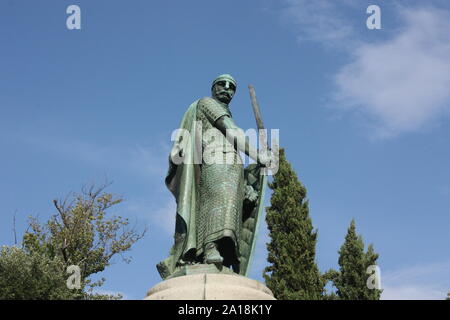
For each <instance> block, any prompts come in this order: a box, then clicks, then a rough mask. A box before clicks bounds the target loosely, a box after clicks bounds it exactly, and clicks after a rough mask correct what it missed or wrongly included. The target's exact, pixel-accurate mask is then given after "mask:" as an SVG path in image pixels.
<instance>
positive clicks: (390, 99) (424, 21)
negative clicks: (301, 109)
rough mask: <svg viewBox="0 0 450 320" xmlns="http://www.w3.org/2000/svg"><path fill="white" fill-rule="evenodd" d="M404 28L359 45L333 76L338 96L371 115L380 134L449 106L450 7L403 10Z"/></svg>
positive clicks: (416, 124) (418, 123)
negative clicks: (351, 58) (387, 37)
mask: <svg viewBox="0 0 450 320" xmlns="http://www.w3.org/2000/svg"><path fill="white" fill-rule="evenodd" d="M401 17H402V18H403V21H404V22H405V27H404V28H403V30H401V31H399V32H398V34H397V35H396V36H395V37H394V38H393V39H391V40H388V41H385V42H381V43H374V44H364V45H360V46H359V47H358V48H357V49H356V50H355V52H354V61H353V62H351V63H350V64H348V65H346V66H344V67H343V68H342V69H341V70H340V71H339V72H338V74H337V75H336V76H335V83H336V86H337V93H336V100H337V101H338V102H339V105H340V106H341V107H346V108H353V109H357V110H358V111H360V112H361V113H362V114H363V115H366V116H368V118H369V119H370V120H369V121H371V124H372V126H373V127H374V128H375V134H376V136H377V137H381V138H385V137H392V136H396V135H398V134H400V133H404V132H411V131H416V130H419V129H421V128H423V127H424V126H425V125H427V124H429V123H430V122H432V121H433V120H437V119H438V117H439V116H441V115H443V114H445V113H448V112H449V111H450V90H449V88H450V59H449V58H448V57H450V33H449V32H448V30H450V12H448V11H442V10H437V9H430V8H421V9H418V8H415V9H403V10H402V11H401Z"/></svg>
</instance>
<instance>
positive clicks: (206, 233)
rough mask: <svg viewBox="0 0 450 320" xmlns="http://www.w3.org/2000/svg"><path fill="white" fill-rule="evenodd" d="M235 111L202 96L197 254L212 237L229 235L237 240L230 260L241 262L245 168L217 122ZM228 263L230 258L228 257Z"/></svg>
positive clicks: (200, 109)
mask: <svg viewBox="0 0 450 320" xmlns="http://www.w3.org/2000/svg"><path fill="white" fill-rule="evenodd" d="M224 115H228V116H230V117H231V112H230V110H229V108H228V106H227V105H226V104H224V103H221V102H219V101H217V100H215V99H212V98H203V99H200V100H199V102H198V105H197V116H196V117H197V121H201V131H202V149H203V159H202V164H201V173H200V184H199V214H198V215H197V217H196V225H197V255H200V254H201V253H202V251H203V248H204V245H205V244H206V243H208V242H211V241H217V240H220V239H224V238H227V239H228V240H229V241H232V242H233V243H234V252H233V253H230V254H232V256H233V258H230V259H231V260H230V261H228V263H230V264H235V263H237V262H238V260H237V259H238V257H239V245H238V243H239V241H238V239H240V232H241V229H242V203H243V201H244V195H245V189H244V185H245V184H244V168H243V164H242V159H241V157H240V155H239V153H238V152H237V150H236V149H235V148H234V146H233V145H232V144H231V143H230V142H229V141H228V140H227V139H226V138H225V136H224V135H223V134H222V133H221V132H220V131H219V130H218V129H217V128H216V127H215V126H214V123H215V122H216V120H218V119H219V118H220V117H222V116H224ZM224 264H227V261H224Z"/></svg>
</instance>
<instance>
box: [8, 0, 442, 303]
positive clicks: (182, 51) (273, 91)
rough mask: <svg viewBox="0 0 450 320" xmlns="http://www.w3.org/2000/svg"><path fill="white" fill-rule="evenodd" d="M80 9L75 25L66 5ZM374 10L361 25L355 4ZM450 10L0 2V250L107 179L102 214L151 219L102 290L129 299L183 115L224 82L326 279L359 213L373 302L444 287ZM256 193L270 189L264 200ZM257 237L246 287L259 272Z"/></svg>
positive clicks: (159, 243) (167, 222)
mask: <svg viewBox="0 0 450 320" xmlns="http://www.w3.org/2000/svg"><path fill="white" fill-rule="evenodd" d="M72 4H76V5H78V6H80V8H81V17H82V20H81V30H68V29H67V28H66V19H67V17H68V15H67V14H66V8H67V7H68V6H69V5H72ZM370 4H376V5H379V6H380V8H381V17H382V18H381V19H382V20H381V23H382V29H381V30H368V29H367V27H366V19H367V17H368V16H369V15H368V14H366V8H367V7H368V6H369V5H370ZM449 29H450V6H449V5H448V3H446V1H427V2H426V4H425V3H424V2H423V1H379V0H373V1H360V0H358V1H357V0H345V1H331V0H324V1H312V0H311V1H307V0H280V1H275V0H262V1H228V2H227V4H226V5H224V4H223V2H219V1H206V0H199V1H195V2H187V1H171V2H162V1H143V0H142V1H140V0H133V1H123V0H120V1H101V0H97V1H82V0H78V1H77V0H71V1H62V0H61V1H49V0H46V1H39V2H32V3H31V2H30V1H22V0H3V1H1V2H0V46H1V47H0V48H1V50H0V150H1V151H0V152H1V157H0V194H1V200H2V201H1V204H0V210H1V214H0V244H5V245H12V244H13V243H14V236H13V232H12V221H13V215H14V213H15V212H16V220H17V229H18V230H19V231H20V230H24V229H25V227H26V217H27V216H28V215H30V214H32V215H39V217H40V219H41V220H42V221H44V220H45V219H47V218H48V217H49V216H50V215H51V214H53V213H54V210H53V207H52V202H51V201H52V199H54V198H63V197H65V196H66V195H67V194H68V193H69V192H71V191H79V190H80V189H81V187H82V186H83V185H84V184H87V183H90V182H97V183H101V182H102V181H103V180H104V179H105V177H108V178H109V179H110V180H112V181H113V182H114V183H113V185H112V186H111V187H109V191H110V192H114V193H117V194H120V195H122V196H123V197H124V198H125V199H126V201H125V202H123V203H122V204H120V205H119V206H118V207H117V208H116V209H115V210H114V213H117V214H121V215H123V216H126V217H129V218H131V219H132V221H136V222H137V223H138V224H139V225H144V224H147V225H148V228H149V231H148V233H147V235H146V237H145V238H144V239H142V240H140V242H138V243H137V244H136V245H135V247H134V248H133V250H132V251H131V252H130V254H131V256H132V257H133V261H132V262H131V263H130V264H125V263H122V262H120V260H118V259H117V260H116V264H114V265H113V266H111V267H110V268H109V270H107V271H105V272H104V273H103V276H105V277H106V278H107V282H106V284H105V286H104V287H103V290H104V291H107V292H121V293H122V294H124V295H125V297H126V298H128V299H141V298H143V297H144V296H145V293H146V291H147V290H148V289H149V288H151V287H152V286H153V285H155V284H156V283H158V282H159V281H160V278H159V275H158V273H157V271H156V269H155V264H156V263H157V262H159V261H160V260H162V259H163V258H165V257H166V255H167V253H168V250H169V248H170V246H171V245H172V230H173V220H174V210H175V203H174V200H173V199H172V197H171V195H170V193H169V192H168V190H166V188H165V185H164V182H163V179H164V175H165V173H166V170H167V157H168V151H169V149H170V146H171V141H170V135H171V133H172V131H173V130H174V129H176V127H177V125H178V124H179V121H180V120H181V116H182V114H183V112H184V111H185V109H186V108H187V106H188V105H189V104H190V103H191V102H192V101H193V100H195V99H197V98H200V97H202V96H207V95H209V94H210V92H209V89H210V82H211V81H212V80H213V79H214V78H215V77H216V76H217V75H219V74H222V73H230V74H232V75H233V76H234V77H235V78H236V80H237V82H238V89H237V92H236V96H235V98H234V99H233V102H232V103H231V110H232V112H233V116H234V118H235V121H236V122H237V124H238V125H239V126H241V127H242V128H244V129H248V128H253V127H254V126H255V124H254V118H253V115H252V111H251V105H250V99H249V96H248V93H247V85H248V84H250V83H251V84H253V85H254V86H255V88H256V91H257V94H258V99H259V101H260V105H261V109H262V113H263V116H264V121H265V125H266V126H267V127H268V128H276V129H279V130H280V144H281V146H282V147H284V148H286V153H287V157H288V160H289V161H290V162H291V163H292V165H293V167H294V168H295V170H296V171H297V173H298V175H299V177H300V179H301V181H302V182H303V183H304V184H305V186H306V187H307V189H308V198H309V201H310V211H311V217H312V220H313V224H314V226H315V228H317V229H318V232H319V238H318V246H317V262H318V264H319V267H320V269H321V270H322V271H325V270H327V269H329V268H337V259H338V253H337V251H338V250H339V247H340V246H341V245H342V242H343V240H344V236H345V233H346V231H347V227H348V225H349V223H350V221H351V219H352V218H355V220H356V224H357V230H358V232H359V233H361V234H362V235H363V238H364V240H365V243H366V244H368V243H373V244H374V246H375V250H376V251H377V252H378V253H379V254H380V258H379V265H380V268H381V284H382V287H383V289H384V293H383V298H384V299H392V298H400V299H418V298H431V299H441V298H444V297H445V295H446V292H448V291H450V241H449V240H450V239H449V227H450V212H449V207H450V148H449V138H450V129H449V111H450V90H449V88H450V60H449V59H448V57H449V56H450V33H449V32H448V30H449ZM269 196H270V194H267V197H268V198H269ZM266 241H268V238H267V232H266V226H265V225H264V224H262V225H261V230H260V236H259V240H258V244H257V253H256V257H255V261H254V265H253V267H252V271H251V274H250V276H251V277H252V278H254V279H258V280H261V279H262V277H261V273H262V269H263V268H264V266H265V265H266V263H265V259H266V255H267V253H266V251H265V245H264V243H265V242H266Z"/></svg>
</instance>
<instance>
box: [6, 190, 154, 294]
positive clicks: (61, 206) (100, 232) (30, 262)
mask: <svg viewBox="0 0 450 320" xmlns="http://www.w3.org/2000/svg"><path fill="white" fill-rule="evenodd" d="M106 187H107V185H106V184H105V185H103V186H101V187H95V186H90V187H85V188H83V189H82V192H81V193H80V194H71V195H69V196H68V197H67V198H66V199H65V200H64V201H58V200H54V201H53V204H54V206H55V209H56V214H54V215H52V216H51V217H50V219H49V220H48V221H47V222H45V223H43V224H41V223H40V222H39V221H38V219H37V218H34V217H30V219H29V227H28V230H27V231H26V232H25V233H24V236H23V240H22V248H17V247H12V248H11V247H3V248H2V251H1V253H0V278H1V279H2V280H0V281H1V284H2V286H0V298H4V299H117V298H120V295H118V296H110V295H101V294H95V293H93V290H94V288H95V287H99V286H101V285H103V283H104V281H105V279H104V278H102V279H101V280H98V281H95V282H93V280H92V278H91V277H92V276H93V275H94V274H97V273H99V272H102V271H103V270H105V268H106V267H108V266H109V265H110V264H111V263H112V259H113V257H114V256H116V255H120V256H121V258H122V260H123V261H125V262H127V263H128V262H130V258H128V257H126V256H124V253H125V252H127V251H129V250H130V249H131V246H132V245H133V244H134V243H135V242H136V241H138V240H139V239H141V238H142V237H143V236H144V234H145V231H146V230H145V229H144V230H143V231H142V232H138V230H136V228H130V226H129V221H128V219H125V218H122V217H121V216H110V215H108V212H109V210H108V209H110V208H111V207H113V206H114V205H117V204H119V203H120V202H122V200H123V199H122V198H120V197H116V196H115V195H113V194H110V193H106V192H105V191H104V189H105V188H106ZM70 265H76V266H78V267H79V268H80V270H81V279H82V282H81V288H80V289H79V290H76V289H72V290H69V289H68V288H67V286H66V280H67V278H68V276H69V275H68V274H67V273H66V270H67V267H68V266H70ZM17 269H20V270H21V271H20V272H18V273H17V274H14V270H17Z"/></svg>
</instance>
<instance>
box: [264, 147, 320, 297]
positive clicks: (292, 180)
mask: <svg viewBox="0 0 450 320" xmlns="http://www.w3.org/2000/svg"><path fill="white" fill-rule="evenodd" d="M269 188H270V189H272V190H273V193H272V197H271V199H270V204H271V205H270V207H267V208H266V222H267V226H268V229H269V236H270V238H271V241H270V243H268V244H267V249H268V262H269V264H270V265H269V266H268V267H266V268H265V269H264V278H265V281H266V285H267V286H268V287H269V288H270V289H271V290H272V292H273V293H274V295H275V298H277V299H280V300H312V299H321V298H322V295H323V292H324V285H325V283H324V280H323V279H322V277H321V275H320V272H319V269H318V267H317V265H316V262H315V254H316V242H317V231H315V230H313V226H312V222H311V218H310V216H309V207H308V201H307V200H306V189H305V187H304V186H303V185H302V184H301V182H300V181H299V180H298V178H297V175H296V173H295V172H294V170H293V169H292V167H291V165H290V163H289V162H288V161H287V160H286V157H285V152H284V149H280V154H279V169H278V172H277V173H276V175H274V177H273V181H272V183H269Z"/></svg>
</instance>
